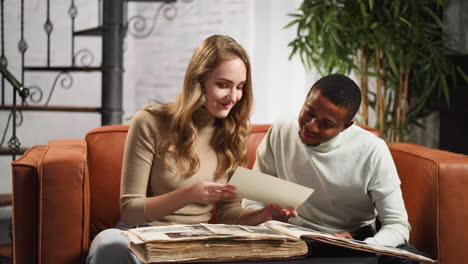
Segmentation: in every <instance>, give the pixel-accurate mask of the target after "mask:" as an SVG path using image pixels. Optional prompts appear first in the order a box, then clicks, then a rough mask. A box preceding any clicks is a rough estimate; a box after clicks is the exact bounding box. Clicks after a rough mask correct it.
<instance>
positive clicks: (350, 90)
mask: <svg viewBox="0 0 468 264" xmlns="http://www.w3.org/2000/svg"><path fill="white" fill-rule="evenodd" d="M316 91H318V92H320V95H322V96H324V97H325V98H327V99H328V100H330V101H331V102H332V103H333V104H335V105H337V106H342V107H345V108H346V109H348V111H349V116H348V120H347V122H349V121H351V120H352V119H353V118H354V116H355V115H356V113H357V111H358V110H359V107H360V106H361V91H360V90H359V87H358V86H357V84H356V83H355V82H354V81H353V80H351V79H350V78H348V77H346V76H344V75H342V74H330V75H327V76H324V77H322V78H320V79H319V80H318V81H317V82H315V83H314V85H312V88H310V91H309V93H308V94H307V97H308V96H309V95H310V94H311V93H312V92H316Z"/></svg>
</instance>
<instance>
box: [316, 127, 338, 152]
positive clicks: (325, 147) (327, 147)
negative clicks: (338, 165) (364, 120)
mask: <svg viewBox="0 0 468 264" xmlns="http://www.w3.org/2000/svg"><path fill="white" fill-rule="evenodd" d="M342 133H343V132H341V133H339V134H338V135H336V137H334V138H332V139H330V140H328V141H326V142H323V143H321V144H319V145H317V146H309V148H310V149H311V150H314V151H317V152H322V153H326V152H330V151H332V150H334V149H336V148H338V147H340V146H341V143H342V141H343V140H342V139H343V136H342Z"/></svg>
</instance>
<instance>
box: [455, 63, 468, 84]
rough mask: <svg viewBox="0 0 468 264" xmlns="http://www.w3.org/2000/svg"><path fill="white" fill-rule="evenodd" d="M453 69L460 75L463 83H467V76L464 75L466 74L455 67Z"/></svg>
mask: <svg viewBox="0 0 468 264" xmlns="http://www.w3.org/2000/svg"><path fill="white" fill-rule="evenodd" d="M455 68H456V69H457V71H458V73H460V75H461V77H462V78H463V80H464V81H465V83H468V76H467V75H466V73H465V72H464V71H463V70H462V69H461V68H460V67H458V66H456V67H455Z"/></svg>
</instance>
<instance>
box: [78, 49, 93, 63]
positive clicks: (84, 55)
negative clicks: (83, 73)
mask: <svg viewBox="0 0 468 264" xmlns="http://www.w3.org/2000/svg"><path fill="white" fill-rule="evenodd" d="M75 62H78V63H77V65H76V66H84V67H89V66H91V65H93V63H94V54H93V52H92V51H91V50H90V49H81V50H79V51H77V52H76V53H75Z"/></svg>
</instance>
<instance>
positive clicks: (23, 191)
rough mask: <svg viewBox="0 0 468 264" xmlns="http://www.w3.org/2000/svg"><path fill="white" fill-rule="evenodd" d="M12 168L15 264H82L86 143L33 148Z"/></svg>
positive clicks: (75, 141)
mask: <svg viewBox="0 0 468 264" xmlns="http://www.w3.org/2000/svg"><path fill="white" fill-rule="evenodd" d="M12 169H13V236H14V237H13V242H14V260H15V263H17V264H22V263H25V264H26V263H36V260H37V262H39V263H80V262H81V260H82V258H83V256H85V255H86V254H87V249H88V244H89V241H88V238H89V230H88V228H89V186H88V177H87V174H88V172H87V169H86V143H85V141H84V140H81V139H65V140H56V141H51V142H49V144H48V145H47V146H36V147H33V148H31V149H30V150H28V151H27V152H26V153H25V154H24V155H23V156H22V157H20V158H19V159H17V160H16V161H14V162H13V163H12Z"/></svg>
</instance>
